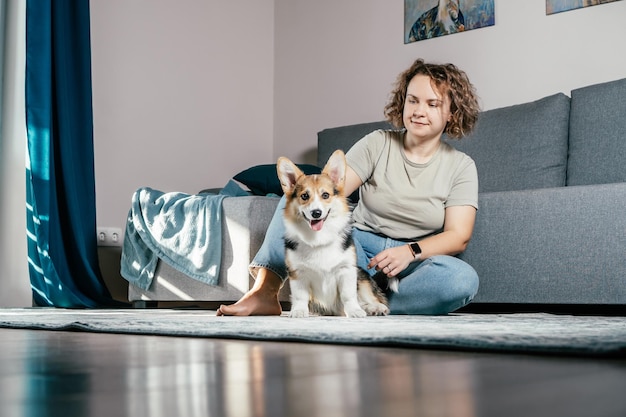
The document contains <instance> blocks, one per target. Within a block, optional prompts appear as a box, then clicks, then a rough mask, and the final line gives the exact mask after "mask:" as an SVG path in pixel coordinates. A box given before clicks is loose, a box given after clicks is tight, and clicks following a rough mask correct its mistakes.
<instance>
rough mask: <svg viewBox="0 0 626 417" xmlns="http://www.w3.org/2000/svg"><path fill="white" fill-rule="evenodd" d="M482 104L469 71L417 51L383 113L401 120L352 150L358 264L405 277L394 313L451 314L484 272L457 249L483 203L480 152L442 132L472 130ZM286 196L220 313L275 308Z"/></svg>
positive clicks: (393, 301)
mask: <svg viewBox="0 0 626 417" xmlns="http://www.w3.org/2000/svg"><path fill="white" fill-rule="evenodd" d="M478 112H479V106H478V100H477V97H476V94H475V91H474V88H473V86H472V84H471V83H470V82H469V79H468V78H467V75H466V74H465V73H464V72H463V71H461V70H459V69H458V68H457V67H456V66H454V65H452V64H444V65H439V64H429V63H425V62H424V61H423V60H421V59H418V60H417V61H415V62H414V63H413V65H412V66H411V67H410V68H409V69H407V70H406V71H404V72H403V73H401V74H400V75H399V76H398V80H397V83H396V86H395V89H394V91H393V92H392V95H391V99H390V102H389V103H388V104H387V106H386V107H385V116H386V118H387V120H388V121H390V122H391V123H392V124H394V126H398V127H403V129H401V130H388V131H383V130H378V131H375V132H372V133H371V134H369V135H367V136H365V137H364V138H362V139H361V140H360V141H359V142H357V143H356V144H355V145H354V146H353V147H352V149H350V151H349V152H348V153H347V154H346V159H347V162H348V170H347V173H346V185H345V192H346V195H350V194H351V193H352V192H354V191H355V190H356V189H358V188H360V196H361V197H360V200H359V202H358V204H357V206H356V208H355V209H354V213H353V221H354V227H353V238H354V241H355V244H356V248H357V265H358V266H359V267H361V268H363V269H366V270H367V271H368V272H369V273H370V274H371V275H372V276H374V275H376V276H377V278H378V277H380V276H383V277H385V276H386V277H398V278H400V285H399V287H398V292H397V293H395V292H388V293H387V294H388V297H389V307H390V311H391V314H446V313H449V312H451V311H454V310H457V309H459V308H460V307H463V306H464V305H466V304H468V303H469V302H470V301H471V300H472V298H473V297H474V295H475V294H476V292H477V291H478V276H477V274H476V271H474V269H473V268H472V267H471V266H470V265H468V264H467V263H465V262H463V261H461V260H460V259H458V258H456V257H454V255H456V254H459V253H461V252H462V251H463V250H465V248H466V247H467V244H468V242H469V240H470V238H471V235H472V231H473V228H474V221H475V218H476V210H477V208H478V176H477V173H476V167H475V165H474V161H472V159H471V158H470V157H469V156H467V155H465V154H464V153H462V152H460V151H457V150H455V149H454V148H453V147H451V146H450V145H448V144H447V143H445V142H443V141H442V135H443V133H444V132H445V133H446V134H447V136H448V137H451V138H456V139H461V138H462V137H463V136H465V135H466V134H468V133H469V132H471V130H472V129H473V127H474V124H475V122H476V120H477V117H478ZM283 208H284V198H283V199H282V200H281V203H280V204H279V206H278V208H277V210H276V213H275V215H274V218H273V219H272V222H271V224H270V226H269V228H268V232H267V235H266V238H265V241H264V243H263V245H262V247H261V249H260V250H259V252H258V253H257V256H256V257H255V259H254V260H253V261H252V264H251V266H250V271H251V273H252V275H253V276H255V278H256V281H255V284H254V286H253V288H252V289H251V290H250V291H249V292H248V293H246V294H245V295H244V296H243V297H242V298H241V299H240V300H239V301H238V302H236V303H235V304H233V305H230V306H226V305H222V306H220V308H219V310H218V312H217V314H218V315H277V314H280V313H281V307H280V303H279V302H278V291H279V290H280V288H281V286H282V283H283V282H284V280H285V279H286V276H287V273H286V269H285V265H284V246H283V244H282V234H283V230H284V228H283V225H282V217H281V212H282V209H283Z"/></svg>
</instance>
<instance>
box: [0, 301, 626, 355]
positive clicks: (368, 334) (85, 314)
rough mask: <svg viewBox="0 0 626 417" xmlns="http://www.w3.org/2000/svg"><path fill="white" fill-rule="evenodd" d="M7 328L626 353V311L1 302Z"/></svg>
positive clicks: (2, 320) (0, 317)
mask: <svg viewBox="0 0 626 417" xmlns="http://www.w3.org/2000/svg"><path fill="white" fill-rule="evenodd" d="M0 327H4V328H27V329H41V330H74V331H90V332H101V333H128V334H150V335H163V336H192V337H209V338H228V339H248V340H266V341H297V342H313V343H334V344H353V345H362V346H398V347H412V348H424V349H446V350H471V351H491V352H518V353H539V354H559V355H589V356H614V357H615V356H617V357H626V318H625V317H597V316H567V315H553V314H537V313H533V314H471V313H467V314H450V315H447V316H388V317H367V318H363V319H349V318H345V317H310V318H307V319H291V318H289V317H286V316H285V315H283V316H280V317H217V316H215V312H214V311H206V310H169V309H168V310H165V309H150V310H132V309H121V310H66V309H54V308H23V309H0Z"/></svg>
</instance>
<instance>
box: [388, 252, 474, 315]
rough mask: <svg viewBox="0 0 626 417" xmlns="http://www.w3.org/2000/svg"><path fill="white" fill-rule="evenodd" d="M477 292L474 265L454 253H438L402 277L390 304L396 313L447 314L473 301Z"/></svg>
mask: <svg viewBox="0 0 626 417" xmlns="http://www.w3.org/2000/svg"><path fill="white" fill-rule="evenodd" d="M477 292H478V274H477V273H476V271H475V270H474V268H472V267H471V266H470V265H469V264H467V263H465V262H463V261H461V260H460V259H458V258H455V257H452V256H434V257H431V258H428V259H426V260H425V261H424V262H422V264H421V265H419V267H418V268H416V269H415V270H414V271H413V272H412V273H410V274H409V275H408V276H407V277H405V278H404V279H402V281H401V282H400V286H399V293H397V294H392V295H391V296H390V301H391V305H390V307H391V310H392V313H396V314H446V313H449V312H451V311H454V310H458V309H459V308H461V307H463V306H465V305H467V304H469V303H470V302H471V301H472V299H473V298H474V296H475V295H476V293H477Z"/></svg>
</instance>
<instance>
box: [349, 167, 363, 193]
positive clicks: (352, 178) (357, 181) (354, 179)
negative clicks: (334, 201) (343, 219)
mask: <svg viewBox="0 0 626 417" xmlns="http://www.w3.org/2000/svg"><path fill="white" fill-rule="evenodd" d="M362 184H363V181H361V178H359V176H358V175H357V174H356V172H354V170H353V169H352V168H350V166H348V169H346V183H345V185H344V195H345V196H346V197H347V196H349V195H350V194H352V193H353V192H355V191H356V190H357V188H359V187H360V186H361V185H362Z"/></svg>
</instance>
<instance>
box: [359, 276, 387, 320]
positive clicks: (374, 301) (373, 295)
mask: <svg viewBox="0 0 626 417" xmlns="http://www.w3.org/2000/svg"><path fill="white" fill-rule="evenodd" d="M357 297H358V300H359V304H360V306H361V308H363V310H365V312H366V313H367V314H368V315H369V316H386V315H387V314H389V307H388V305H389V302H388V301H387V297H386V296H385V294H384V293H383V292H382V291H381V290H380V288H379V287H378V285H376V283H375V282H374V281H373V280H372V278H371V277H370V276H369V275H368V274H367V273H366V272H365V271H362V270H361V269H359V273H358V281H357Z"/></svg>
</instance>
